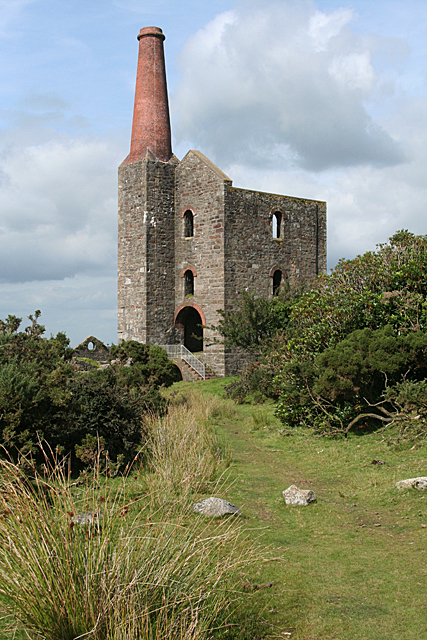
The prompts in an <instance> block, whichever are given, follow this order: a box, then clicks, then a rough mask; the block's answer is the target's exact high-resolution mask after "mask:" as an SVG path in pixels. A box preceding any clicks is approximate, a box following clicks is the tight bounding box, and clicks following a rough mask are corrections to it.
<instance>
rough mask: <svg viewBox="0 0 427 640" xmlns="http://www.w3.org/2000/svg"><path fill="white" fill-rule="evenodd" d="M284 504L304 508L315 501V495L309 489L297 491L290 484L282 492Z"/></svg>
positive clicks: (295, 487)
mask: <svg viewBox="0 0 427 640" xmlns="http://www.w3.org/2000/svg"><path fill="white" fill-rule="evenodd" d="M282 493H283V497H284V498H285V502H286V504H298V505H300V506H301V507H305V506H307V505H308V504H310V502H314V501H315V500H317V498H316V494H315V493H314V491H312V490H311V489H299V488H298V487H297V486H296V485H294V484H291V486H290V487H288V488H287V489H286V490H285V491H282Z"/></svg>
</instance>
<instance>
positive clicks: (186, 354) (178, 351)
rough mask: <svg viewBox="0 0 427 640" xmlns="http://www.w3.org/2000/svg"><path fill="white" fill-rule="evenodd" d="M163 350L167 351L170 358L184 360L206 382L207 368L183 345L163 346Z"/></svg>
mask: <svg viewBox="0 0 427 640" xmlns="http://www.w3.org/2000/svg"><path fill="white" fill-rule="evenodd" d="M160 346H161V347H162V349H165V351H166V353H167V354H168V356H169V358H181V360H184V362H186V363H187V364H188V365H189V366H190V367H191V368H192V369H194V371H195V372H196V373H198V374H199V376H200V377H201V378H202V379H203V380H206V367H205V365H204V364H203V362H202V361H201V360H199V358H196V356H195V355H194V354H193V353H191V351H189V350H188V349H187V347H185V346H184V345H183V344H162V345H160Z"/></svg>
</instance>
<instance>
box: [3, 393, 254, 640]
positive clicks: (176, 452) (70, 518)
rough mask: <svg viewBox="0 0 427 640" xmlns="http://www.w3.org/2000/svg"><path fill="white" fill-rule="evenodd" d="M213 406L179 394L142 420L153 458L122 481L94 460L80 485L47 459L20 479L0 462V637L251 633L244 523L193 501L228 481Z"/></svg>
mask: <svg viewBox="0 0 427 640" xmlns="http://www.w3.org/2000/svg"><path fill="white" fill-rule="evenodd" d="M220 407H221V402H219V401H218V399H217V398H214V397H210V398H203V397H200V395H199V396H197V398H195V397H194V395H192V396H191V398H189V399H187V400H186V399H183V400H178V399H176V400H175V402H174V403H172V407H171V410H170V412H169V414H168V416H165V417H157V418H153V419H152V420H150V422H149V424H147V428H148V431H149V433H150V438H149V440H148V442H147V443H146V446H147V448H148V449H149V451H150V455H149V460H150V463H149V464H148V465H146V466H145V467H143V466H137V464H136V463H135V466H134V467H132V468H131V469H130V470H129V473H128V475H127V476H125V477H122V478H118V477H116V478H113V479H111V478H109V477H107V476H104V475H103V474H102V471H101V466H100V465H98V466H97V467H95V473H93V474H92V473H87V474H86V475H85V480H84V481H79V482H78V483H76V482H74V481H73V480H72V479H70V478H68V476H67V473H66V466H65V467H64V466H63V465H62V464H53V465H50V464H49V458H46V463H47V465H46V467H45V468H44V470H40V472H38V471H37V469H35V468H33V469H32V474H31V476H32V477H28V476H27V474H26V471H25V469H23V468H22V467H21V466H19V465H16V464H13V463H12V462H9V461H7V460H4V459H0V611H1V614H2V616H5V617H4V618H3V620H2V624H3V628H2V631H1V635H2V637H3V638H4V639H6V638H12V637H13V638H19V640H21V638H23V637H25V636H24V635H23V634H24V633H26V634H27V637H28V638H31V639H32V640H36V639H37V638H39V639H40V640H74V639H75V638H81V637H90V638H92V639H93V640H135V639H136V638H139V639H140V640H207V639H208V638H213V637H221V638H224V637H227V638H229V639H230V640H231V639H232V638H236V632H237V630H239V631H238V637H239V638H240V639H243V638H244V637H245V638H246V639H247V640H249V638H251V639H252V638H253V637H254V635H253V633H252V632H251V633H250V635H247V634H246V636H244V635H242V634H241V633H240V627H241V625H242V621H243V623H244V624H246V622H247V621H250V617H249V618H248V620H245V615H244V612H245V611H246V608H247V607H246V605H245V606H240V602H241V601H242V600H243V599H245V598H246V600H247V596H245V594H244V593H243V591H244V590H243V589H242V584H243V582H244V580H245V574H246V571H247V569H248V567H249V566H251V565H252V564H253V562H254V561H255V560H256V558H257V549H256V548H255V547H254V545H253V544H252V543H251V542H250V540H249V539H248V536H247V534H246V533H245V532H244V522H242V520H241V519H240V518H237V517H234V518H220V519H218V518H216V519H212V518H205V517H203V516H200V515H198V514H195V513H193V510H192V505H193V504H194V503H195V502H197V501H198V500H199V499H200V498H201V497H203V492H205V491H209V492H210V491H213V492H216V491H220V490H221V489H220V487H224V481H223V479H222V477H221V470H222V468H223V467H224V466H226V465H227V460H226V457H225V453H226V452H225V450H224V449H223V448H222V447H221V446H220V442H219V439H218V437H217V436H216V435H215V432H214V431H213V429H212V427H211V423H212V422H213V419H212V416H217V415H219V414H220V413H221V411H220ZM87 514H91V520H90V521H89V522H88V521H87ZM93 514H95V516H94V515H93ZM83 518H84V520H85V522H82V519H83ZM236 610H237V612H236V613H235V611H236ZM241 612H243V613H241ZM242 616H243V620H242ZM233 621H234V626H231V624H232V623H233ZM218 627H219V628H220V630H218ZM215 629H217V631H214V630H215ZM215 634H216V635H215Z"/></svg>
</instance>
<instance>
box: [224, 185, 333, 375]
mask: <svg viewBox="0 0 427 640" xmlns="http://www.w3.org/2000/svg"><path fill="white" fill-rule="evenodd" d="M276 212H277V213H279V214H280V217H281V233H280V237H279V238H273V216H274V213H276ZM224 219H225V249H224V251H225V255H226V260H225V269H224V287H225V307H224V308H225V309H226V310H227V311H232V310H233V309H234V308H235V303H236V298H237V296H238V295H239V294H240V293H241V292H242V291H243V290H247V291H253V292H256V293H258V294H259V295H261V296H264V297H267V298H268V297H271V296H272V295H273V274H274V272H275V271H276V270H280V271H281V272H282V277H283V279H288V280H289V282H290V283H296V282H297V281H299V280H302V279H303V280H307V279H309V280H313V279H314V278H315V277H316V275H318V274H319V273H325V272H326V204H325V203H324V202H318V201H313V200H305V199H302V198H293V197H290V196H281V195H275V194H270V193H262V192H258V191H249V190H246V189H235V188H234V187H232V186H231V185H228V184H227V186H226V196H225V217H224ZM244 360H247V358H242V354H239V352H238V351H236V350H233V351H229V352H227V353H226V363H225V364H226V371H227V373H234V372H236V371H238V370H239V368H241V366H242V365H243V364H245V362H244Z"/></svg>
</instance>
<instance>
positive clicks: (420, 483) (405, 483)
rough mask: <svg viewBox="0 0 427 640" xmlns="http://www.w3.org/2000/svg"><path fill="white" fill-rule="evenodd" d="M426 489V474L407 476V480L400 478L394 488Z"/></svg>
mask: <svg viewBox="0 0 427 640" xmlns="http://www.w3.org/2000/svg"><path fill="white" fill-rule="evenodd" d="M411 487H413V488H414V489H427V476H420V477H419V478H408V479H407V480H400V481H399V482H396V489H410V488H411Z"/></svg>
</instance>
